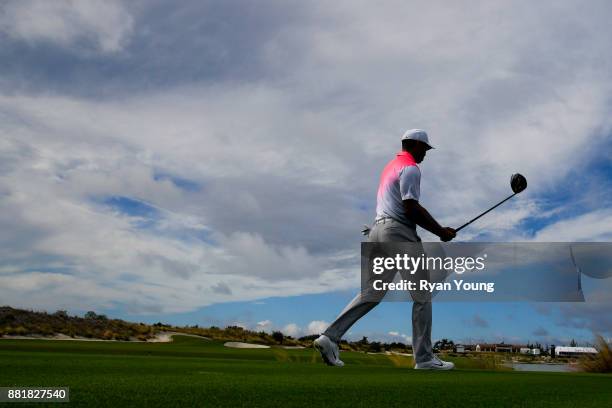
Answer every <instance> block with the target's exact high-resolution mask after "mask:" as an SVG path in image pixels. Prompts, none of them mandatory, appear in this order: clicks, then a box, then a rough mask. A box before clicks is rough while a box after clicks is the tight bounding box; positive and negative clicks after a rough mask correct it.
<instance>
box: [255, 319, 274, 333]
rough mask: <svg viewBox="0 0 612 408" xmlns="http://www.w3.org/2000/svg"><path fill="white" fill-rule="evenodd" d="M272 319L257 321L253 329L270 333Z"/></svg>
mask: <svg viewBox="0 0 612 408" xmlns="http://www.w3.org/2000/svg"><path fill="white" fill-rule="evenodd" d="M272 328H273V325H272V321H271V320H262V321H261V322H257V325H256V326H255V331H258V332H260V331H263V332H266V333H270V332H272Z"/></svg>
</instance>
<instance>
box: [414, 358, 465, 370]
mask: <svg viewBox="0 0 612 408" xmlns="http://www.w3.org/2000/svg"><path fill="white" fill-rule="evenodd" d="M414 368H415V370H452V369H453V368H455V364H453V363H451V362H450V361H442V360H440V359H439V358H438V356H433V358H432V359H431V360H429V361H425V362H423V363H417V364H416V365H415V366H414Z"/></svg>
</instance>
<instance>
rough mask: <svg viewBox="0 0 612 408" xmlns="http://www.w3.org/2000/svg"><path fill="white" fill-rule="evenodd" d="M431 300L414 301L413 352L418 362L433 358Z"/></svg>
mask: <svg viewBox="0 0 612 408" xmlns="http://www.w3.org/2000/svg"><path fill="white" fill-rule="evenodd" d="M431 315H432V313H431V302H420V301H417V300H415V301H414V302H413V303H412V353H413V355H414V361H415V362H416V363H422V362H425V361H429V360H431V359H432V358H433V356H434V355H433V351H432V347H431V320H432V318H431Z"/></svg>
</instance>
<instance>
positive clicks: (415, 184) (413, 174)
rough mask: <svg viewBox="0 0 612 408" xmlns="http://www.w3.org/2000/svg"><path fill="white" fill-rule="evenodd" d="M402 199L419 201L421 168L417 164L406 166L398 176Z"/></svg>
mask: <svg viewBox="0 0 612 408" xmlns="http://www.w3.org/2000/svg"><path fill="white" fill-rule="evenodd" d="M399 185H400V194H401V195H402V200H416V201H419V197H420V196H421V170H419V168H418V167H417V166H406V167H404V168H403V169H402V172H401V173H400V177H399Z"/></svg>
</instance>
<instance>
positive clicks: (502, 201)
mask: <svg viewBox="0 0 612 408" xmlns="http://www.w3.org/2000/svg"><path fill="white" fill-rule="evenodd" d="M517 194H518V193H514V194H512V195H511V196H509V197H507V198H505V199H503V200H501V201H500V202H499V203H497V204H495V205H494V206H493V207H491V208H489V209H488V210H487V211H485V212H483V213H482V214H480V215H479V216H477V217H475V218H472V219H471V220H469V221H468V222H466V223H465V224H463V225H462V226H460V227H459V228H457V229H455V232H459V231H461V230H462V229H463V228H465V227H467V226H468V225H470V224H471V223H473V222H474V221H476V220H477V219H479V218H480V217H482V216H483V215H485V214H487V213H488V212H489V211H492V210H494V209H496V208H497V207H499V206H500V205H502V204H503V203H505V202H506V201H508V200H509V199H511V198H512V197H514V196H515V195H517Z"/></svg>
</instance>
